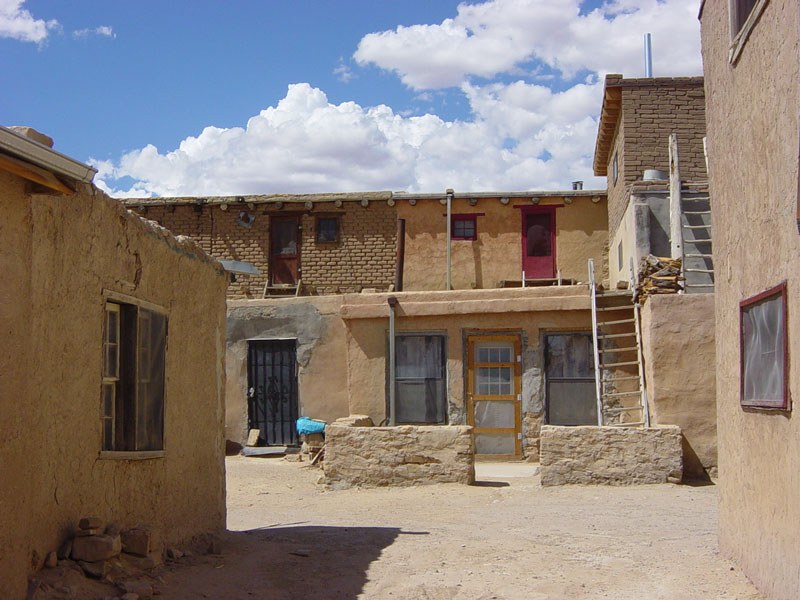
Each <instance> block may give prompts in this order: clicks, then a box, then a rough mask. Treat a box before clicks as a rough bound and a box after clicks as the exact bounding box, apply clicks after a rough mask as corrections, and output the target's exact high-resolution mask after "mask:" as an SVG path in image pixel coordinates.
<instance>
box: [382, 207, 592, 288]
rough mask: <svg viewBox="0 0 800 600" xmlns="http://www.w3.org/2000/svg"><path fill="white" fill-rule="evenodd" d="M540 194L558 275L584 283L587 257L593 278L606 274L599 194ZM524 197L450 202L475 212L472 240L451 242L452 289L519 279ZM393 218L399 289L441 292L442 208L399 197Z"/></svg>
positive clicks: (456, 211)
mask: <svg viewBox="0 0 800 600" xmlns="http://www.w3.org/2000/svg"><path fill="white" fill-rule="evenodd" d="M595 198H596V199H599V200H598V202H593V201H592V198H591V197H587V196H576V197H573V198H569V200H571V204H565V201H564V198H541V199H540V200H539V205H540V206H548V205H562V206H561V207H560V208H558V209H556V269H560V270H561V276H562V277H564V278H568V279H574V280H576V281H583V282H585V281H587V279H588V275H587V270H586V264H587V260H588V259H589V258H594V261H595V270H596V277H597V278H598V281H600V280H602V279H603V278H604V277H606V276H607V274H606V270H607V268H606V266H605V256H606V253H605V245H606V243H607V241H608V235H607V233H608V231H607V228H608V227H607V220H608V214H607V212H606V198H605V195H598V196H595ZM522 206H533V205H532V204H531V202H530V200H526V199H517V198H514V199H512V200H511V201H510V202H509V203H508V204H505V205H504V204H502V203H501V202H500V198H480V199H479V200H478V201H477V203H476V204H475V205H474V206H471V205H470V204H469V202H468V200H467V199H465V198H458V197H456V198H455V199H454V200H453V201H452V208H451V210H452V213H453V214H478V215H482V216H478V217H477V221H476V223H477V226H476V229H477V239H476V240H474V241H469V240H452V242H451V282H452V286H453V289H474V288H478V289H485V288H494V287H497V285H498V282H500V281H501V280H504V279H506V280H517V281H519V280H520V278H521V277H522V216H521V211H520V208H519V207H522ZM396 208H397V216H398V218H400V219H405V221H406V239H405V268H404V270H403V289H405V290H409V291H412V290H443V289H445V282H446V277H447V275H446V271H447V232H446V228H447V221H446V216H445V215H446V208H445V206H443V205H442V204H440V203H439V201H438V200H435V199H424V200H418V201H416V204H415V205H413V206H412V205H411V204H410V203H409V202H408V200H399V201H398V203H397V206H396Z"/></svg>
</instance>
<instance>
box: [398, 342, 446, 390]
mask: <svg viewBox="0 0 800 600" xmlns="http://www.w3.org/2000/svg"><path fill="white" fill-rule="evenodd" d="M395 353H396V356H395V376H396V377H397V378H399V379H402V378H405V377H422V378H440V377H442V376H443V370H444V362H443V355H444V354H443V353H444V337H443V336H441V335H402V336H397V337H396V338H395Z"/></svg>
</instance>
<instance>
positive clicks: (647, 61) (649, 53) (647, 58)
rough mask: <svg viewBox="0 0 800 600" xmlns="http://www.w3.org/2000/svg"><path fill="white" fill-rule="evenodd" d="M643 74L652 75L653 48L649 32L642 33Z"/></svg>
mask: <svg viewBox="0 0 800 600" xmlns="http://www.w3.org/2000/svg"><path fill="white" fill-rule="evenodd" d="M644 76H645V77H652V76H653V49H652V46H651V43H650V34H649V33H645V34H644Z"/></svg>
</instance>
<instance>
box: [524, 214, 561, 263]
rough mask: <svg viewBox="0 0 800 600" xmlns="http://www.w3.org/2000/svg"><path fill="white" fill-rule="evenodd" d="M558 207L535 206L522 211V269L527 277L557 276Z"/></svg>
mask: <svg viewBox="0 0 800 600" xmlns="http://www.w3.org/2000/svg"><path fill="white" fill-rule="evenodd" d="M555 221H556V209H555V207H553V206H533V207H530V208H527V207H526V208H525V209H523V211H522V270H523V271H525V279H552V278H553V277H555V276H556V227H555V225H556V223H555Z"/></svg>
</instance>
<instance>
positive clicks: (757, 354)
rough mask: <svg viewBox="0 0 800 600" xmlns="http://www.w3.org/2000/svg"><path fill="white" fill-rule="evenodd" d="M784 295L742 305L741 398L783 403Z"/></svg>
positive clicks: (768, 402)
mask: <svg viewBox="0 0 800 600" xmlns="http://www.w3.org/2000/svg"><path fill="white" fill-rule="evenodd" d="M783 320H784V314H783V296H782V295H780V294H779V295H777V296H774V297H772V298H768V299H766V300H764V301H761V302H758V303H756V304H751V305H749V306H746V307H744V308H743V309H742V354H743V356H742V378H743V385H742V402H743V403H745V404H748V403H759V402H761V403H767V404H772V405H777V406H782V405H783V403H784V397H783V396H784V369H785V357H784V341H783V336H784V323H783Z"/></svg>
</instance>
